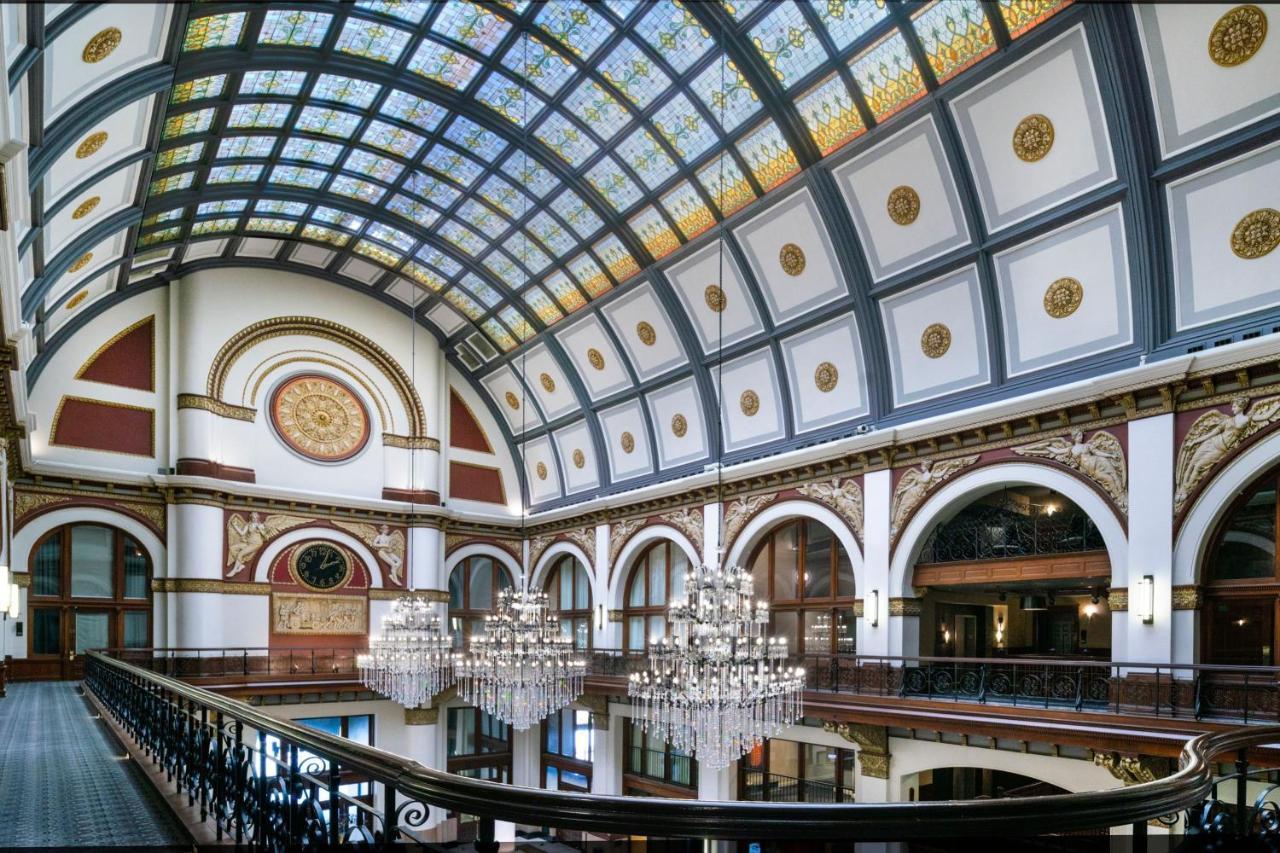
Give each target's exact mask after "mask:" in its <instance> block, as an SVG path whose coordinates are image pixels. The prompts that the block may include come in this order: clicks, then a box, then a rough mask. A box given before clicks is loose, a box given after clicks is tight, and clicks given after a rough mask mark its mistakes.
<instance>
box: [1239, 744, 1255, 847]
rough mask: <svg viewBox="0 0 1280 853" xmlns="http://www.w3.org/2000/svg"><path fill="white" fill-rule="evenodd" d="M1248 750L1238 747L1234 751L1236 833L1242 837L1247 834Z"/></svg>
mask: <svg viewBox="0 0 1280 853" xmlns="http://www.w3.org/2000/svg"><path fill="white" fill-rule="evenodd" d="M1248 787H1249V750H1248V749H1244V748H1242V749H1240V750H1238V751H1237V752H1236V835H1237V836H1239V837H1240V838H1244V837H1245V836H1246V835H1248V834H1249V824H1250V823H1252V821H1251V820H1250V819H1249V817H1250V816H1249V813H1248V810H1247V809H1248V806H1246V803H1247V802H1248V797H1249V791H1248Z"/></svg>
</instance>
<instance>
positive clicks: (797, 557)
mask: <svg viewBox="0 0 1280 853" xmlns="http://www.w3.org/2000/svg"><path fill="white" fill-rule="evenodd" d="M751 576H752V580H753V581H754V582H755V593H756V597H757V598H760V599H763V600H765V601H768V602H769V610H770V616H771V619H770V622H771V626H770V627H771V630H772V632H773V635H774V636H776V637H783V638H785V639H786V641H787V642H788V643H789V644H790V646H791V649H792V651H793V652H796V653H798V654H811V655H812V654H836V653H839V654H852V653H853V652H854V651H855V645H854V643H855V640H854V637H855V631H854V621H853V599H854V590H853V564H852V563H851V562H850V561H849V555H848V553H846V551H845V550H844V546H842V545H841V544H840V540H838V539H836V537H835V535H834V534H833V533H832V532H831V530H830V529H828V528H827V526H826V525H824V524H822V523H820V522H817V521H813V520H811V519H804V518H797V519H793V520H791V521H787V522H784V523H782V524H781V525H779V526H778V527H775V528H774V529H773V530H772V531H771V532H770V533H769V535H768V536H766V537H765V538H764V539H763V540H762V541H761V542H760V544H759V545H757V546H756V550H755V552H754V553H753V554H752V556H751Z"/></svg>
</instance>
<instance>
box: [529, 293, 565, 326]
mask: <svg viewBox="0 0 1280 853" xmlns="http://www.w3.org/2000/svg"><path fill="white" fill-rule="evenodd" d="M521 295H522V296H523V297H524V304H525V305H528V306H529V309H530V310H531V311H533V313H534V314H536V315H537V317H538V319H539V320H541V321H542V325H544V326H550V325H553V324H555V323H557V322H559V321H560V320H563V319H564V312H563V311H561V310H560V309H559V308H558V307H557V306H556V304H555V303H554V302H552V301H551V297H550V296H547V292H546V291H545V290H543V289H542V288H541V287H531V288H529V289H528V290H526V291H525V292H524V293H523V294H521Z"/></svg>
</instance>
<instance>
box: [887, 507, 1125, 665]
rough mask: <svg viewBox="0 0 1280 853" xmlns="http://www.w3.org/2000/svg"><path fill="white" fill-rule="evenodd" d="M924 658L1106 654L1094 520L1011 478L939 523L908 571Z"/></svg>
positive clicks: (1101, 563) (1107, 622)
mask: <svg viewBox="0 0 1280 853" xmlns="http://www.w3.org/2000/svg"><path fill="white" fill-rule="evenodd" d="M911 583H912V585H913V586H914V587H915V588H917V589H921V588H923V589H925V590H926V591H925V593H924V595H923V597H922V599H921V603H920V654H921V655H922V656H925V657H930V656H935V657H951V658H986V657H1009V658H1018V657H1027V658H1061V659H1088V660H1110V659H1111V612H1110V610H1109V608H1108V603H1107V594H1108V590H1109V587H1110V583H1111V562H1110V559H1109V557H1108V554H1107V549H1106V543H1105V542H1104V540H1103V536H1102V533H1101V531H1100V530H1099V528H1098V526H1097V524H1096V523H1095V522H1094V520H1093V519H1092V518H1091V517H1090V516H1089V514H1088V513H1087V512H1085V511H1084V510H1083V509H1082V508H1081V507H1080V506H1079V505H1077V504H1076V503H1075V502H1073V501H1072V500H1070V499H1069V498H1067V497H1066V496H1064V495H1062V494H1060V493H1058V492H1056V491H1054V490H1052V489H1050V488H1047V487H1044V486H1034V485H1025V484H1024V485H1010V486H1007V487H1005V488H1002V489H999V490H997V491H994V492H988V493H986V494H983V495H981V496H979V497H977V498H975V499H973V500H972V501H970V502H969V503H967V504H965V505H964V506H962V507H961V508H960V509H959V510H958V511H957V512H955V513H954V514H953V515H950V516H949V517H947V518H945V519H942V520H940V521H938V522H937V523H936V524H935V525H934V527H933V528H932V529H931V530H930V531H929V533H928V535H927V536H926V538H925V540H924V543H923V545H922V546H921V548H920V551H919V556H918V558H917V560H916V564H915V567H914V569H913V570H912V575H911Z"/></svg>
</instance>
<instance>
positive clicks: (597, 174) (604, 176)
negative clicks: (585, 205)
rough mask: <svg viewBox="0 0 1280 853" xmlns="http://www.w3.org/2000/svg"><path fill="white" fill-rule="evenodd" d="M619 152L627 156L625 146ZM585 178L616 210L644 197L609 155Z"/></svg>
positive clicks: (669, 161)
mask: <svg viewBox="0 0 1280 853" xmlns="http://www.w3.org/2000/svg"><path fill="white" fill-rule="evenodd" d="M643 132H644V131H641V133H643ZM618 150H619V153H622V154H624V155H625V151H624V148H623V146H618ZM663 156H666V155H663ZM667 162H668V163H671V160H670V159H668V160H667ZM671 169H672V171H674V170H675V165H674V164H672V165H671ZM585 177H586V179H587V180H588V181H589V182H590V183H591V186H593V187H595V188H596V192H598V193H600V195H602V196H604V200H605V201H607V202H609V204H610V205H612V206H613V208H614V209H615V210H620V211H621V210H626V209H627V208H629V207H631V205H633V204H635V203H636V202H637V201H639V200H640V199H641V197H642V196H643V195H644V194H643V193H642V192H641V191H640V188H639V187H638V186H636V184H635V181H633V180H631V179H630V178H628V177H627V176H626V174H625V173H623V171H622V168H621V167H620V166H619V165H618V162H617V161H616V160H614V159H613V158H612V157H609V156H607V155H606V156H604V157H602V158H600V160H599V161H598V162H597V163H596V164H595V165H594V166H592V167H591V168H590V169H588V170H587V172H586V175H585Z"/></svg>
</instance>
